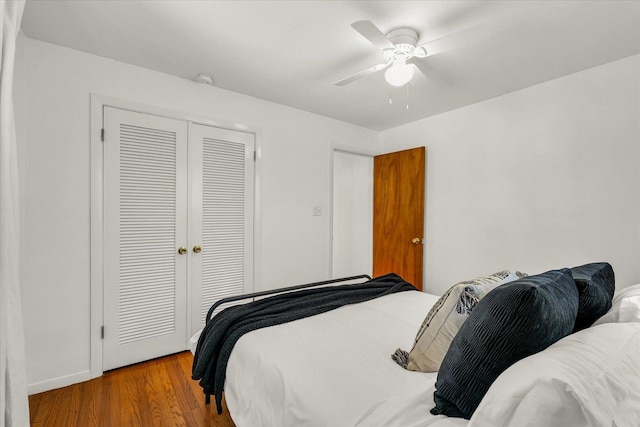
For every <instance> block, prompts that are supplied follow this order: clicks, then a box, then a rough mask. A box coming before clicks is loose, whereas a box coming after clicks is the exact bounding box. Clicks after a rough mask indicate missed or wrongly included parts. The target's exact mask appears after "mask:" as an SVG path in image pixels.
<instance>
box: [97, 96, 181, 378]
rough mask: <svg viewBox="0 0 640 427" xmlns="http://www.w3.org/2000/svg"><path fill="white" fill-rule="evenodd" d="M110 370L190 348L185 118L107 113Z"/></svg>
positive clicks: (106, 356)
mask: <svg viewBox="0 0 640 427" xmlns="http://www.w3.org/2000/svg"><path fill="white" fill-rule="evenodd" d="M104 129H105V141H104V345H103V369H104V370H109V369H113V368H117V367H120V366H124V365H128V364H131V363H136V362H139V361H142V360H148V359H151V358H154V357H158V356H162V355H166V354H170V353H175V352H177V351H182V350H184V349H185V346H186V345H185V343H186V341H187V282H186V281H187V270H186V269H187V261H188V254H184V255H182V254H180V253H179V252H178V249H179V247H181V246H185V247H186V246H187V244H188V243H187V227H188V223H187V218H186V215H187V210H188V209H187V206H188V205H187V203H188V202H187V190H188V185H187V131H188V126H187V123H186V122H185V121H179V120H171V119H166V118H161V117H156V116H152V115H147V114H141V113H135V112H130V111H125V110H120V109H115V108H109V107H105V108H104Z"/></svg>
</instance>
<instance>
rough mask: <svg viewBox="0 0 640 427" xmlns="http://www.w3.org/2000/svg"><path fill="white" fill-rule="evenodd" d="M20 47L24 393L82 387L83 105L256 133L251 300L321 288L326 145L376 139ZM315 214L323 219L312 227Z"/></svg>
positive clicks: (279, 109) (145, 73)
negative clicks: (128, 107) (273, 291)
mask: <svg viewBox="0 0 640 427" xmlns="http://www.w3.org/2000/svg"><path fill="white" fill-rule="evenodd" d="M21 43H22V44H21V47H22V49H23V51H22V52H21V53H20V55H21V59H20V60H21V61H23V64H21V65H22V66H23V69H24V76H23V80H22V81H24V82H26V83H25V84H24V85H23V89H22V90H20V89H18V93H17V94H16V96H17V97H18V98H19V97H20V96H22V97H23V99H21V100H19V102H21V103H23V105H24V106H25V108H22V109H21V110H19V113H20V111H21V112H22V114H23V117H19V118H18V120H20V121H21V122H20V123H24V126H23V134H22V135H21V136H20V138H21V141H23V146H22V147H21V149H22V152H23V158H22V159H21V161H22V162H23V164H24V168H23V172H24V171H26V173H25V174H24V176H25V179H24V188H25V191H24V207H25V209H24V211H23V213H22V220H23V234H22V236H23V239H22V244H23V246H22V251H21V254H22V256H21V258H22V261H23V265H22V267H23V268H22V272H23V277H22V280H23V282H22V283H23V284H22V289H23V306H24V313H25V329H26V350H27V377H28V382H29V384H30V391H31V392H37V391H42V390H46V389H49V388H52V387H59V386H62V385H66V384H69V383H73V382H77V381H81V380H83V379H87V378H88V370H89V360H90V354H89V348H90V345H89V342H90V341H89V317H90V312H89V310H90V305H89V301H90V292H89V290H90V263H89V261H90V254H89V248H90V240H89V239H90V233H89V232H90V228H89V227H90V223H89V219H90V217H89V212H90V151H89V147H90V144H89V129H90V128H89V117H90V94H91V93H96V94H101V95H107V96H110V97H115V98H121V99H125V100H130V101H134V102H138V103H143V104H148V105H151V106H155V107H158V108H164V109H170V110H177V111H184V112H185V113H189V114H193V115H197V116H200V117H202V116H204V117H210V118H211V119H212V120H215V121H218V122H223V123H228V124H237V123H239V124H243V125H246V126H250V127H251V128H254V129H258V130H259V132H260V137H261V142H262V153H261V159H260V161H259V168H260V172H261V182H260V191H261V194H260V203H261V210H260V211H259V216H260V218H261V230H262V235H261V236H260V239H261V242H262V245H261V248H260V249H261V251H260V254H261V257H260V260H259V263H258V265H256V272H257V274H258V277H257V284H258V288H259V289H266V288H273V287H278V286H285V285H292V284H297V283H303V282H307V281H315V280H321V279H324V278H327V277H328V275H329V269H330V262H331V259H330V245H331V233H330V228H329V217H328V215H327V213H328V211H329V206H330V178H331V176H330V174H331V171H330V167H329V166H330V159H331V147H332V144H338V145H340V146H347V147H353V148H354V149H358V148H361V149H362V148H364V149H367V150H371V149H373V150H376V149H377V147H378V133H377V132H374V131H370V130H366V129H363V128H359V127H356V126H353V125H350V124H346V123H343V122H340V121H336V120H333V119H328V118H325V117H321V116H318V115H314V114H310V113H307V112H303V111H300V110H296V109H293V108H289V107H285V106H282V105H278V104H274V103H270V102H266V101H263V100H260V99H256V98H251V97H248V96H244V95H240V94H237V93H233V92H229V91H225V90H221V89H218V88H215V87H209V86H204V85H200V84H198V83H195V82H192V81H188V80H185V79H180V78H177V77H173V76H169V75H166V74H162V73H157V72H153V71H150V70H147V69H143V68H140V67H135V66H131V65H127V64H124V63H119V62H116V61H112V60H108V59H104V58H101V57H97V56H93V55H89V54H85V53H82V52H79V51H74V50H70V49H66V48H62V47H58V46H55V45H51V44H48V43H43V42H40V41H36V40H32V39H29V38H26V37H24V38H23V40H22V41H21ZM19 92H22V94H20V93H19ZM25 129H26V131H24V130H25ZM314 205H319V206H321V207H322V212H323V213H324V214H323V215H322V216H319V217H318V216H312V213H313V206H314Z"/></svg>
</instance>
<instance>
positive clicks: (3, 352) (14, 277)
mask: <svg viewBox="0 0 640 427" xmlns="http://www.w3.org/2000/svg"><path fill="white" fill-rule="evenodd" d="M24 5H25V0H0V15H1V17H2V21H1V22H0V26H1V27H0V29H1V31H0V33H1V34H0V37H2V40H1V41H2V51H1V52H0V427H5V426H6V427H23V426H28V425H29V402H28V398H27V385H26V372H25V360H24V331H23V327H22V306H21V302H20V282H19V277H18V276H19V264H18V252H19V224H18V159H17V153H16V150H17V147H16V135H15V124H14V120H13V68H14V60H15V50H16V38H17V36H18V31H20V21H21V20H22V12H23V11H24Z"/></svg>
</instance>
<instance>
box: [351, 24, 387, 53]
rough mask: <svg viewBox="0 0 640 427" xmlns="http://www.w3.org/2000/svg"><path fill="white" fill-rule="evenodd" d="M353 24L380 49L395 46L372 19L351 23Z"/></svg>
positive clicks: (354, 27)
mask: <svg viewBox="0 0 640 427" xmlns="http://www.w3.org/2000/svg"><path fill="white" fill-rule="evenodd" d="M351 26H352V27H353V29H354V30H356V31H357V32H359V33H360V34H361V35H362V36H363V37H364V38H365V39H367V40H369V41H370V42H371V43H373V45H374V46H375V47H377V48H378V49H380V50H385V49H393V48H394V47H395V45H394V44H393V43H391V41H390V40H389V39H388V38H387V36H385V35H384V33H383V32H382V31H380V30H379V29H378V27H376V26H375V25H374V24H373V22H371V21H358V22H354V23H353V24H351Z"/></svg>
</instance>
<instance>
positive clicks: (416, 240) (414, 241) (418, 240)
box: [411, 237, 420, 245]
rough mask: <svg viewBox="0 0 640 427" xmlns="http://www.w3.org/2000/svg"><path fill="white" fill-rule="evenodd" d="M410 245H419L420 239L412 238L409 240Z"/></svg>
mask: <svg viewBox="0 0 640 427" xmlns="http://www.w3.org/2000/svg"><path fill="white" fill-rule="evenodd" d="M411 243H413V244H414V245H417V244H418V243H420V238H419V237H414V238H413V239H411Z"/></svg>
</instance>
